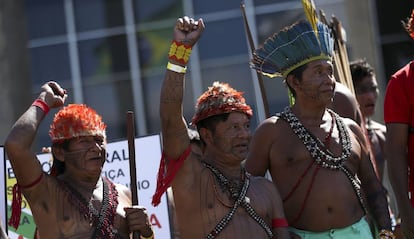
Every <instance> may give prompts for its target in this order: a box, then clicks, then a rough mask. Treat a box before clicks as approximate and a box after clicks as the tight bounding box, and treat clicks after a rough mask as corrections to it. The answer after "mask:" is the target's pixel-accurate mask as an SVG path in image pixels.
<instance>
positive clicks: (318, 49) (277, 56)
mask: <svg viewBox="0 0 414 239" xmlns="http://www.w3.org/2000/svg"><path fill="white" fill-rule="evenodd" d="M316 29H317V31H314V29H313V28H312V25H311V24H310V23H309V22H308V21H305V20H302V21H299V22H296V23H295V24H293V25H291V26H289V27H287V28H285V29H283V30H282V31H280V32H278V33H275V34H274V35H273V36H271V37H269V38H268V39H266V41H265V42H264V44H263V46H262V47H260V48H259V49H256V50H255V51H254V53H253V59H252V60H251V62H250V66H251V67H252V68H253V69H256V70H257V71H258V72H260V73H261V74H263V75H265V76H269V77H276V76H283V77H285V78H286V76H287V75H288V74H289V73H290V72H292V71H293V70H295V69H296V68H298V67H300V66H302V65H305V64H306V63H309V62H311V61H314V60H319V59H326V60H331V59H332V56H333V52H334V40H333V38H332V35H331V30H330V29H329V27H328V26H326V25H325V24H323V23H322V22H319V21H317V23H316Z"/></svg>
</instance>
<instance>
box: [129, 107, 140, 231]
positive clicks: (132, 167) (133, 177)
mask: <svg viewBox="0 0 414 239" xmlns="http://www.w3.org/2000/svg"><path fill="white" fill-rule="evenodd" d="M127 136H128V152H129V176H130V189H131V195H132V205H133V206H134V205H138V191H137V169H136V164H135V126H134V112H133V111H128V112H127ZM133 238H134V239H139V238H140V234H139V233H138V232H133Z"/></svg>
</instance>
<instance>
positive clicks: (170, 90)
mask: <svg viewBox="0 0 414 239" xmlns="http://www.w3.org/2000/svg"><path fill="white" fill-rule="evenodd" d="M203 30H204V23H203V20H202V19H199V20H194V19H192V18H189V17H183V18H179V19H178V20H177V22H176V25H175V27H174V37H173V42H172V45H171V49H170V52H169V63H168V65H167V72H166V74H165V78H164V82H163V85H162V89H161V99H160V114H161V126H162V134H163V137H162V138H163V158H162V160H161V165H160V172H159V174H158V176H159V178H158V184H157V191H156V193H155V194H154V197H153V204H154V205H157V204H158V203H159V200H160V197H161V195H162V194H163V193H164V192H165V190H167V188H168V186H169V185H170V183H172V184H171V185H172V188H173V192H174V202H175V207H176V214H177V219H178V224H179V230H180V234H181V235H180V236H181V238H183V239H194V238H239V239H244V238H245V239H252V238H255V239H256V238H257V239H260V238H289V234H288V231H287V228H286V227H287V223H286V220H285V219H284V213H283V209H282V202H281V199H280V196H279V194H278V191H277V190H276V188H275V187H274V186H273V184H272V183H271V182H270V181H268V180H267V179H265V178H262V177H251V176H250V175H249V174H247V173H246V171H245V170H244V168H242V167H241V162H242V161H243V160H244V159H245V157H246V155H247V151H248V145H249V141H250V137H251V135H250V129H249V126H250V123H249V121H250V117H251V115H252V110H251V108H250V106H249V105H247V104H246V103H245V99H244V98H243V96H242V93H241V92H238V91H236V90H235V89H233V88H231V87H230V86H229V85H228V84H223V83H219V82H215V83H214V84H213V85H212V86H211V87H209V89H208V90H207V91H206V92H204V93H203V94H202V95H201V96H200V98H199V99H198V102H197V106H196V113H195V115H194V117H193V119H192V124H193V125H195V126H196V127H197V130H198V132H199V134H200V138H201V140H202V141H203V153H202V154H198V153H194V152H192V150H191V147H190V139H189V137H188V133H187V125H186V123H185V122H186V121H185V120H184V118H183V112H182V100H183V91H184V76H185V72H186V64H187V62H188V57H189V55H190V52H191V49H192V47H193V46H194V44H195V43H196V42H197V41H198V40H199V38H200V37H201V34H202V32H203ZM165 167H167V168H165Z"/></svg>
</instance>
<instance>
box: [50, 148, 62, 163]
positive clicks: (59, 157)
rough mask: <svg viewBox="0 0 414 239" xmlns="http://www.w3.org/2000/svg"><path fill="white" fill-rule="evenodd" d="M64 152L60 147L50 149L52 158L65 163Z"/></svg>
mask: <svg viewBox="0 0 414 239" xmlns="http://www.w3.org/2000/svg"><path fill="white" fill-rule="evenodd" d="M64 151H65V150H64V149H63V148H62V147H56V146H53V147H52V154H53V157H54V158H55V159H57V160H59V161H61V162H65V156H64V155H65V152H64Z"/></svg>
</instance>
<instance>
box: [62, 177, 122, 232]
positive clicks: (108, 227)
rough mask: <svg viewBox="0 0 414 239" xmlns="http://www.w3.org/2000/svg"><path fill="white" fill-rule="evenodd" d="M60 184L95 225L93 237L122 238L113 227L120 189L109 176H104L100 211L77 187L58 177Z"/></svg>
mask: <svg viewBox="0 0 414 239" xmlns="http://www.w3.org/2000/svg"><path fill="white" fill-rule="evenodd" d="M58 182H59V186H60V187H61V188H62V189H63V190H64V191H65V192H66V194H67V197H68V201H69V202H70V203H71V204H72V205H73V206H74V207H76V208H78V210H79V212H80V213H81V214H82V215H83V217H84V218H85V219H86V220H88V221H89V224H90V226H91V227H92V226H93V227H95V230H94V233H93V235H92V237H91V238H109V239H115V238H120V236H119V234H118V232H117V230H116V229H115V228H114V227H113V223H114V218H115V214H116V208H117V206H118V191H117V190H116V188H115V185H114V184H113V183H112V182H111V181H109V180H108V179H107V178H102V183H103V196H102V205H101V209H100V211H98V210H96V208H95V207H94V206H93V204H92V200H91V199H89V200H87V199H85V198H84V197H83V196H82V195H81V194H80V193H79V192H78V191H77V190H76V189H75V188H73V187H72V186H71V185H70V184H68V183H67V182H65V181H63V180H60V179H58Z"/></svg>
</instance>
